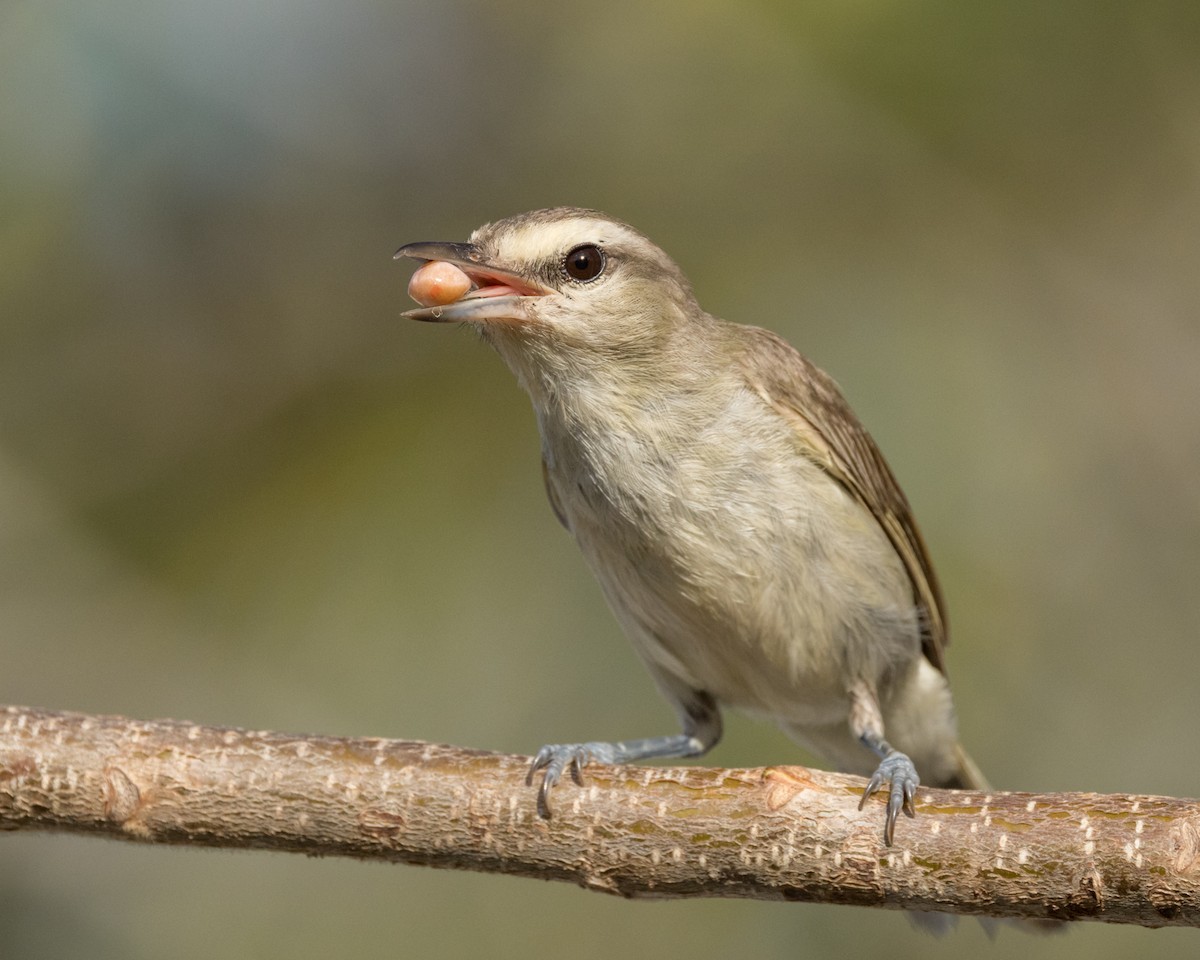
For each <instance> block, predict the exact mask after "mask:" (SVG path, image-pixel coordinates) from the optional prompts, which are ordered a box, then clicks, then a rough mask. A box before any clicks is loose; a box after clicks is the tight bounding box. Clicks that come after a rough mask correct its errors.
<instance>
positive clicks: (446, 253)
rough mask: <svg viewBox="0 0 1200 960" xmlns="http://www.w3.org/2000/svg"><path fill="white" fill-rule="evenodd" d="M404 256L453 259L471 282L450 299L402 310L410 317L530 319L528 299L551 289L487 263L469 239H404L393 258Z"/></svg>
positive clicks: (448, 320)
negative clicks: (443, 240)
mask: <svg viewBox="0 0 1200 960" xmlns="http://www.w3.org/2000/svg"><path fill="white" fill-rule="evenodd" d="M404 257H407V258H409V259H411V260H424V261H430V260H440V261H444V262H446V263H452V264H454V266H456V267H458V268H459V269H460V270H462V271H463V273H465V274H466V275H467V276H468V277H470V278H471V282H472V284H473V286H472V288H471V290H470V291H469V292H468V293H466V294H465V295H464V296H462V297H461V298H460V299H458V300H455V301H454V302H453V303H448V304H445V305H442V306H435V307H421V308H419V309H417V310H409V311H407V312H405V313H403V314H401V316H404V317H408V319H410V320H426V321H431V322H434V323H460V322H464V321H486V320H509V321H512V320H516V321H522V320H530V319H532V318H531V317H530V315H529V300H530V299H531V298H533V297H541V296H545V295H546V294H548V293H551V292H552V290H551V289H550V288H549V287H547V286H544V285H543V284H540V283H538V282H537V281H534V280H530V279H529V278H528V277H525V276H522V275H521V274H519V273H516V272H514V271H512V270H506V269H504V268H503V267H498V266H496V265H494V264H491V263H489V262H488V260H487V258H486V257H485V256H484V255H483V252H482V251H481V250H480V249H479V248H478V247H477V246H475V245H474V244H472V243H445V242H441V241H428V242H420V243H406V244H405V245H404V246H402V247H401V248H400V249H399V250H397V251H396V254H395V256H394V257H393V259H394V260H400V259H402V258H404Z"/></svg>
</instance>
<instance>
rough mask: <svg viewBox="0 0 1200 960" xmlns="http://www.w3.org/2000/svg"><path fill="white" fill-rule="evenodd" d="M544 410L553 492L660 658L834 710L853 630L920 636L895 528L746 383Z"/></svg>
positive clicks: (708, 682)
mask: <svg viewBox="0 0 1200 960" xmlns="http://www.w3.org/2000/svg"><path fill="white" fill-rule="evenodd" d="M698 408H699V409H709V410H710V411H712V412H711V413H710V414H709V415H708V416H700V417H697V416H696V415H695V412H696V410H697V409H698ZM540 419H541V429H542V438H543V455H544V457H545V460H546V465H547V478H548V482H549V484H550V485H551V487H552V488H553V496H554V499H555V500H556V502H557V504H558V505H559V507H560V508H561V509H562V512H563V514H564V516H565V518H566V520H567V523H568V525H569V527H570V529H571V531H572V533H573V535H574V536H575V538H576V540H577V542H578V543H579V546H580V549H581V550H582V552H583V554H584V556H585V558H586V559H587V562H588V563H589V565H590V566H591V567H592V569H593V571H594V572H595V574H596V576H597V578H598V580H599V581H600V584H601V586H602V588H603V589H604V592H605V594H606V596H607V598H608V600H609V603H610V605H611V606H612V607H613V609H614V611H615V612H616V614H617V617H618V619H620V620H621V622H622V625H623V626H624V628H625V630H626V632H627V633H628V634H629V635H630V637H631V639H632V640H633V642H634V645H635V647H637V649H638V651H639V653H641V655H642V656H643V657H644V658H645V659H646V660H647V661H648V662H649V663H650V665H651V667H652V669H658V670H663V671H666V672H668V673H670V674H671V675H673V676H677V677H679V678H680V679H682V680H684V682H686V683H688V684H690V685H692V686H693V687H695V688H696V689H703V690H708V691H709V692H711V693H713V694H714V695H715V696H717V697H718V698H719V699H721V700H723V701H725V702H727V703H731V704H735V705H740V706H743V707H746V708H748V709H751V710H756V711H760V712H766V713H770V714H773V715H776V716H778V715H780V713H781V711H783V710H786V709H791V710H794V711H804V710H810V711H816V712H817V713H819V714H820V715H821V716H822V717H823V716H824V715H825V714H826V713H829V714H837V713H839V712H840V711H842V710H844V680H843V678H844V676H845V667H846V662H845V661H846V657H847V655H850V656H851V657H854V656H856V655H858V654H856V653H855V651H856V649H858V647H861V646H863V645H862V644H857V645H856V641H855V640H854V637H855V636H859V637H869V638H872V639H874V638H878V637H879V636H880V635H881V634H887V633H889V632H895V633H896V634H897V635H898V637H899V639H898V640H896V641H893V640H892V639H891V638H888V642H889V643H892V644H893V646H894V645H896V643H899V644H902V645H903V644H910V636H909V635H911V644H915V643H916V642H917V641H916V627H915V615H914V613H913V609H912V601H911V586H910V585H909V584H908V581H907V575H906V574H905V573H904V570H903V566H902V564H901V563H900V560H899V558H898V557H897V556H896V554H895V552H894V550H893V549H892V547H891V545H890V543H889V542H888V541H887V538H886V536H884V534H883V532H882V531H881V530H880V529H879V528H878V526H877V524H876V523H875V521H874V519H873V518H872V517H871V516H870V515H869V513H867V511H865V510H864V509H863V508H862V507H861V506H860V505H859V504H858V503H857V502H856V501H854V500H853V499H852V498H851V497H850V496H849V495H848V494H847V493H846V492H845V491H844V490H843V488H842V487H841V486H840V485H838V484H837V483H836V482H835V481H833V480H832V478H830V477H829V475H828V474H826V473H825V471H824V470H822V469H821V467H820V466H819V465H818V464H817V463H816V462H815V461H814V460H812V459H809V458H808V457H806V456H804V455H803V453H802V451H801V450H800V449H799V448H798V446H797V440H796V437H795V435H794V433H793V432H792V431H791V429H790V427H789V426H788V425H787V424H786V423H785V422H784V421H783V420H782V418H780V417H778V416H776V415H775V414H773V413H772V412H770V411H768V410H767V408H766V407H765V406H764V405H763V404H762V403H761V401H760V400H759V399H758V398H757V397H756V396H755V395H753V394H751V393H750V392H749V391H746V390H740V389H732V390H730V391H728V392H727V393H726V394H725V395H724V396H719V397H716V398H712V397H710V398H708V402H707V404H705V403H701V404H696V403H695V402H685V403H682V404H680V405H679V407H678V408H676V407H674V406H673V405H672V404H671V403H669V402H660V403H658V404H657V405H653V406H651V407H649V408H637V409H620V408H613V407H601V409H600V411H599V412H596V413H594V414H591V415H589V416H585V417H583V418H582V420H580V419H578V418H577V419H575V421H574V422H567V421H563V420H557V419H555V418H547V417H543V418H540ZM878 647H879V644H878V643H874V642H872V643H868V644H866V646H865V648H864V650H865V649H868V648H869V649H874V648H878ZM863 655H866V654H865V653H864V654H863ZM872 669H873V667H872Z"/></svg>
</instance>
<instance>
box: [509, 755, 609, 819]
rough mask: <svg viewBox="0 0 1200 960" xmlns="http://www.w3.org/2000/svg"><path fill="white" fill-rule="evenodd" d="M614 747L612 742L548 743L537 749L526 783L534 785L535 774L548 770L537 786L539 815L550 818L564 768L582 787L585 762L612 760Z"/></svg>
mask: <svg viewBox="0 0 1200 960" xmlns="http://www.w3.org/2000/svg"><path fill="white" fill-rule="evenodd" d="M614 755H615V749H614V746H613V744H611V743H548V744H546V745H545V746H544V747H542V749H540V750H539V751H538V752H537V755H536V756H535V757H534V758H533V762H532V763H530V764H529V771H528V772H527V773H526V774H525V785H526V786H527V787H529V786H533V778H534V775H535V774H536V773H537V772H538V771H539V770H545V771H546V772H545V773H544V774H543V775H542V783H541V786H540V787H538V795H537V808H538V816H540V817H541V818H542V819H543V820H549V819H550V790H551V788H553V787H554V785H555V784H556V783H558V781H559V780H561V779H562V775H563V771H565V770H570V771H571V779H572V780H574V781H575V782H576V783H577V784H578V785H579V786H583V768H584V765H585V764H587V763H589V762H591V761H592V760H595V761H598V762H599V763H612V762H613V761H614Z"/></svg>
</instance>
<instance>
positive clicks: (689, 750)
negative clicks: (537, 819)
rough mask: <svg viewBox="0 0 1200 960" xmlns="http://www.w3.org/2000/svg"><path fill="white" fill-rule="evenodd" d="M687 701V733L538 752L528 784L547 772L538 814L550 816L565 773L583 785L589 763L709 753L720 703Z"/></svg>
mask: <svg viewBox="0 0 1200 960" xmlns="http://www.w3.org/2000/svg"><path fill="white" fill-rule="evenodd" d="M685 696H686V699H685V698H684V697H680V698H678V707H679V713H680V717H681V718H682V720H683V732H682V733H677V734H673V735H670V736H665V737H645V738H643V739H640V740H623V741H620V742H618V743H607V742H605V741H603V740H594V741H590V742H588V743H548V744H546V746H544V747H542V749H541V750H539V751H538V752H537V756H535V757H534V758H533V763H531V764H530V765H529V772H528V773H527V774H526V776H525V783H526V785H532V784H533V777H534V774H536V773H537V772H538V771H539V770H544V771H545V773H544V774H543V775H542V785H541V787H540V788H539V789H538V797H537V806H538V814H539V815H540V816H542V817H543V818H546V819H548V818H549V817H550V789H551V788H552V787H553V786H554V785H555V784H556V783H558V781H559V780H560V779H562V775H563V772H564V771H565V770H567V769H570V771H571V777H572V779H573V780H574V781H575V782H576V783H577V784H580V785H582V784H583V767H584V765H585V764H587V763H591V762H593V761H594V762H596V763H610V764H611V763H632V762H634V761H636V760H649V759H652V758H655V757H698V756H700V755H701V754H703V753H707V752H708V751H709V750H711V749H712V748H713V746H714V745H715V744H716V742H717V741H718V740H720V739H721V711H720V709H719V708H718V707H717V703H716V701H715V700H714V699H713V698H712V697H711V696H710V695H709V694H707V693H702V692H699V691H687V693H686V695H685Z"/></svg>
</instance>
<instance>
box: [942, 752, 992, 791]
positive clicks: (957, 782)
mask: <svg viewBox="0 0 1200 960" xmlns="http://www.w3.org/2000/svg"><path fill="white" fill-rule="evenodd" d="M954 757H955V759H956V760H957V761H958V769H957V770H956V771H955V772H954V773H953V774H952V775H951V776H950V777H949V778H948V779H947V780H946V781H945V782H944V783H939V784H938V786H939V787H946V788H947V789H949V790H982V791H985V792H986V791H989V790H991V789H992V785H991V784H990V783H988V782H987V777H985V776H984V775H983V771H981V770H980V769H979V767H977V766H976V765H975V761H974V760H972V759H971V756H970V754H968V753H967V751H966V750H964V749H963V746H962V744H961V743H956V744H955V745H954Z"/></svg>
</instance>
